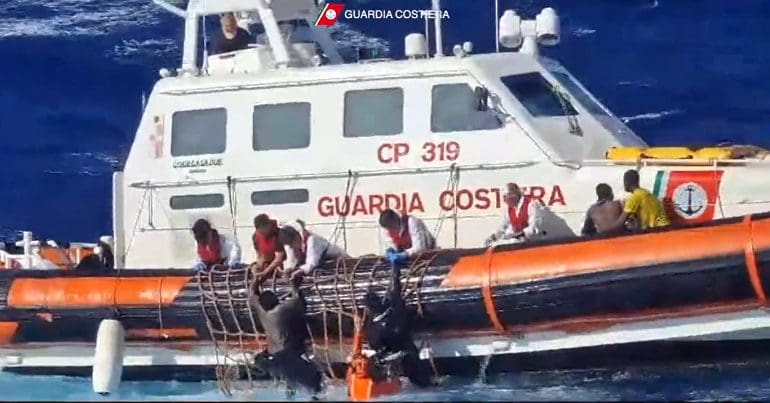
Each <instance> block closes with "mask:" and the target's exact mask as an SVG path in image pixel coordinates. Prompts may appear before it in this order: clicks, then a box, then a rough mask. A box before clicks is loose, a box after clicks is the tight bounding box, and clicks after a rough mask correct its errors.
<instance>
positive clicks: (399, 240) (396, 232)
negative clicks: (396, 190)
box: [380, 209, 436, 264]
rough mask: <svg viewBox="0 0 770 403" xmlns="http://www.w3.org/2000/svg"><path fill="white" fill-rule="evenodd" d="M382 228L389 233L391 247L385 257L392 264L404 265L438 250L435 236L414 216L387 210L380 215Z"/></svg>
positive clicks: (386, 251)
mask: <svg viewBox="0 0 770 403" xmlns="http://www.w3.org/2000/svg"><path fill="white" fill-rule="evenodd" d="M380 227H382V228H384V229H385V230H386V231H388V236H389V237H390V242H391V246H390V247H388V249H386V250H385V257H386V258H387V259H388V260H389V261H390V263H392V264H402V263H404V262H406V260H407V259H408V258H410V257H412V256H414V255H416V254H418V253H420V252H423V251H425V250H429V249H435V248H436V239H435V238H434V237H433V234H431V233H430V231H428V227H427V226H426V225H425V223H424V222H423V221H422V220H421V219H419V218H417V217H415V216H413V215H407V214H398V213H397V212H395V211H394V210H392V209H388V210H385V211H383V212H382V213H381V214H380Z"/></svg>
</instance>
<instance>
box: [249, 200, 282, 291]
mask: <svg viewBox="0 0 770 403" xmlns="http://www.w3.org/2000/svg"><path fill="white" fill-rule="evenodd" d="M278 230H279V226H278V222H277V221H276V220H273V219H271V218H270V217H269V216H268V215H267V214H259V215H257V216H256V217H254V236H253V237H252V241H253V243H254V251H255V252H256V253H257V261H256V262H255V263H254V265H253V266H252V267H254V268H255V269H256V270H257V271H258V272H259V273H260V274H261V275H262V276H269V275H270V274H272V273H273V271H274V270H275V269H276V268H279V267H281V266H282V265H283V262H284V260H286V252H285V251H284V250H283V248H281V246H280V245H279V244H278ZM255 274H256V273H255Z"/></svg>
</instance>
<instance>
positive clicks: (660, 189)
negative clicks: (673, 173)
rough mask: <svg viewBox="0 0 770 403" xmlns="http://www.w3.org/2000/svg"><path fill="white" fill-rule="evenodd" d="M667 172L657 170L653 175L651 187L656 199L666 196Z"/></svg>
mask: <svg viewBox="0 0 770 403" xmlns="http://www.w3.org/2000/svg"><path fill="white" fill-rule="evenodd" d="M668 177H669V175H668V172H666V171H658V173H657V174H656V175H655V185H653V187H652V194H654V195H655V197H657V198H658V199H662V198H663V197H665V196H666V189H668Z"/></svg>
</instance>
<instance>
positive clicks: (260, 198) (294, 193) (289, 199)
mask: <svg viewBox="0 0 770 403" xmlns="http://www.w3.org/2000/svg"><path fill="white" fill-rule="evenodd" d="M308 200H310V195H309V194H308V191H307V189H286V190H260V191H257V192H252V193H251V204H253V205H255V206H265V205H269V204H296V203H307V202H308Z"/></svg>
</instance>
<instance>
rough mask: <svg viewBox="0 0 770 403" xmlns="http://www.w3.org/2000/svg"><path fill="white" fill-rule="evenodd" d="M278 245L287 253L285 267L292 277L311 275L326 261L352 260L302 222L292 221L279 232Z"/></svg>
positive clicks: (340, 249)
mask: <svg viewBox="0 0 770 403" xmlns="http://www.w3.org/2000/svg"><path fill="white" fill-rule="evenodd" d="M278 243H279V244H280V245H282V247H283V249H284V251H286V260H285V261H284V267H285V268H286V270H287V271H289V272H290V277H291V278H292V279H294V278H295V277H297V276H301V275H306V274H310V273H312V272H313V270H315V268H316V267H318V266H319V265H320V264H321V263H323V261H324V260H327V259H339V258H350V255H348V254H347V252H345V251H344V250H343V249H342V248H340V247H339V246H337V245H335V244H333V243H331V242H329V241H328V240H326V239H324V238H323V237H322V236H320V235H318V234H315V233H312V232H310V231H308V230H307V229H306V228H305V223H304V222H302V221H300V220H295V221H290V222H288V223H285V224H284V225H282V226H281V229H280V230H279V231H278Z"/></svg>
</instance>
